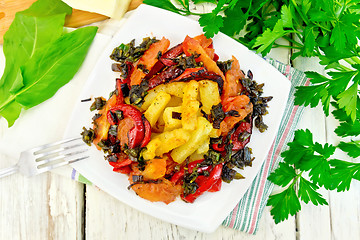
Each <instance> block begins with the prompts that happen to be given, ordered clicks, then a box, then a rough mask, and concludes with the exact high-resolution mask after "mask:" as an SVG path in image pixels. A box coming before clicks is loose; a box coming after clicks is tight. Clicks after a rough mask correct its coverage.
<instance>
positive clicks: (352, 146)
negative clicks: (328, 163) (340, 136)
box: [338, 140, 360, 158]
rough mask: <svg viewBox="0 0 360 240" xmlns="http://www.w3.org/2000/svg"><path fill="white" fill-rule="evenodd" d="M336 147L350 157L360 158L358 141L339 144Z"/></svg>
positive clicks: (359, 143)
mask: <svg viewBox="0 0 360 240" xmlns="http://www.w3.org/2000/svg"><path fill="white" fill-rule="evenodd" d="M338 147H339V148H340V149H341V150H342V151H344V152H346V153H347V154H348V155H349V156H350V157H353V158H357V157H360V141H353V140H352V141H350V142H340V143H339V145H338Z"/></svg>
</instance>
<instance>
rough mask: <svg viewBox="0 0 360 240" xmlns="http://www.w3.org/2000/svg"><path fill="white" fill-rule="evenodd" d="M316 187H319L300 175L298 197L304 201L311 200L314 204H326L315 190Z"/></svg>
mask: <svg viewBox="0 0 360 240" xmlns="http://www.w3.org/2000/svg"><path fill="white" fill-rule="evenodd" d="M318 189H319V187H318V186H317V185H316V184H314V183H312V182H310V181H308V180H306V179H305V178H303V177H300V183H299V198H301V200H302V201H304V202H305V203H308V202H309V201H311V202H312V203H313V204H314V205H319V204H320V205H328V203H327V201H326V200H325V199H324V198H323V197H322V195H321V194H320V193H318V192H316V190H318Z"/></svg>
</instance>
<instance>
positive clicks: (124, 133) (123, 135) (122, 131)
mask: <svg viewBox="0 0 360 240" xmlns="http://www.w3.org/2000/svg"><path fill="white" fill-rule="evenodd" d="M134 126H135V125H134V121H133V120H132V119H131V118H129V117H125V118H124V119H122V120H120V121H119V124H118V131H117V139H119V140H120V146H121V147H124V146H125V144H126V145H129V135H128V134H129V131H130V130H131V129H132V128H134Z"/></svg>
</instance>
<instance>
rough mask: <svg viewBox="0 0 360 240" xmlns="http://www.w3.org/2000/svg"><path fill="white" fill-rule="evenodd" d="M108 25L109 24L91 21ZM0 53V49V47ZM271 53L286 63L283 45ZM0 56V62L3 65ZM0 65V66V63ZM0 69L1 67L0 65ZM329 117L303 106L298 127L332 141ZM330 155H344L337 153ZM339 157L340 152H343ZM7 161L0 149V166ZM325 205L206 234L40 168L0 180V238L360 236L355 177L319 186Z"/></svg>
mask: <svg viewBox="0 0 360 240" xmlns="http://www.w3.org/2000/svg"><path fill="white" fill-rule="evenodd" d="M98 25H99V26H100V30H103V31H105V32H106V31H109V30H108V29H109V27H108V25H111V23H108V22H102V23H99V24H98ZM1 52H2V51H1ZM270 56H271V57H273V58H275V59H277V60H279V61H281V62H283V63H290V56H291V53H290V52H289V51H288V50H284V49H276V50H273V51H272V52H271V54H270ZM3 61H4V57H3V55H1V57H0V63H1V66H2V65H4V62H3ZM293 66H294V67H295V68H297V69H300V70H318V71H319V70H320V71H321V67H320V66H319V65H318V64H317V60H316V59H297V60H296V61H294V62H293ZM2 67H3V66H2ZM0 70H1V71H0V73H1V72H2V70H3V68H0ZM335 125H336V121H335V120H334V119H332V118H331V117H329V118H325V117H324V115H323V114H322V110H321V108H315V109H306V110H305V112H304V115H303V117H302V119H301V121H300V123H299V128H308V129H310V130H311V131H312V132H313V134H314V139H315V140H316V141H319V142H321V143H325V142H329V143H337V142H338V141H339V139H338V138H337V137H336V136H335V134H334V133H333V129H334V126H335ZM338 157H344V155H340V156H338ZM345 157H346V156H345ZM12 164H15V162H14V159H10V158H8V157H7V156H6V155H4V154H2V153H0V168H5V167H8V166H10V165H12ZM323 194H324V196H325V197H326V199H327V201H328V202H329V206H321V207H315V206H313V205H311V204H308V205H302V210H301V212H300V213H299V214H297V215H296V216H295V217H290V218H289V220H287V221H285V222H282V223H280V224H277V225H276V224H274V222H273V220H272V218H271V216H270V212H269V210H270V209H269V207H267V208H266V210H265V212H264V214H263V216H262V218H261V220H260V223H259V230H258V232H257V233H256V235H249V234H246V233H243V232H240V231H237V230H233V229H229V228H225V227H219V228H218V229H217V231H215V232H214V233H211V234H204V233H201V232H197V231H193V230H188V229H184V228H182V227H178V226H175V225H173V224H169V223H166V222H163V221H161V220H158V219H155V218H153V217H150V216H148V215H145V214H143V213H141V212H138V211H137V210H134V209H132V208H130V207H128V206H127V205H125V204H123V203H121V202H119V201H118V200H116V199H114V198H113V197H111V196H109V195H108V194H106V193H104V192H103V191H101V190H99V189H98V188H95V187H92V186H84V185H83V184H80V183H77V182H75V181H72V180H70V179H67V178H65V177H63V176H59V175H57V174H54V173H47V174H43V175H40V176H36V177H33V178H30V179H29V178H26V177H23V176H21V175H19V174H17V175H13V176H9V177H6V178H3V179H0V240H3V239H4V240H10V239H36V240H39V239H87V240H92V239H131V240H132V239H154V240H158V239H159V240H160V239H176V240H182V239H198V240H200V239H204V240H205V239H206V240H212V239H214V240H215V239H227V240H228V239H229V240H231V239H244V240H255V239H256V240H260V239H261V240H262V239H269V240H270V239H281V240H293V239H294V240H295V239H301V240H309V239H317V240H318V239H338V240H343V239H345V240H354V239H355V240H357V239H360V202H359V199H360V183H359V182H353V184H352V186H351V190H350V191H348V192H345V193H337V192H327V191H323Z"/></svg>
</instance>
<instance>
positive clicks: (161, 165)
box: [142, 158, 166, 179]
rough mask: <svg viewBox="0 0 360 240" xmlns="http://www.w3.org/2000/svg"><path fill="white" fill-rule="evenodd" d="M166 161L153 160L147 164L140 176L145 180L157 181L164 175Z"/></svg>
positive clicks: (160, 159)
mask: <svg viewBox="0 0 360 240" xmlns="http://www.w3.org/2000/svg"><path fill="white" fill-rule="evenodd" d="M165 172H166V160H165V159H162V158H154V159H152V160H150V161H149V162H147V164H146V167H145V170H144V171H143V172H142V175H143V176H144V177H145V178H147V179H158V178H161V177H163V176H164V175H165Z"/></svg>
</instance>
